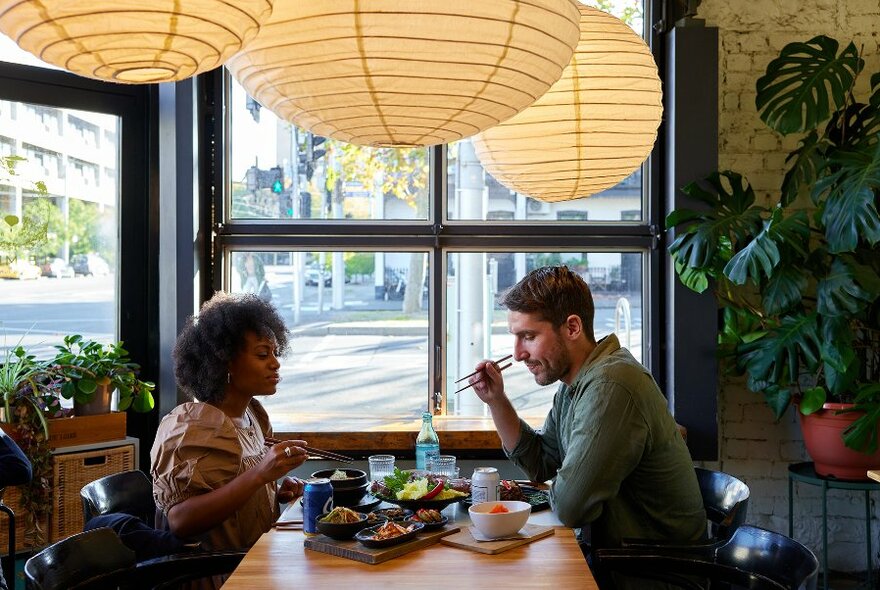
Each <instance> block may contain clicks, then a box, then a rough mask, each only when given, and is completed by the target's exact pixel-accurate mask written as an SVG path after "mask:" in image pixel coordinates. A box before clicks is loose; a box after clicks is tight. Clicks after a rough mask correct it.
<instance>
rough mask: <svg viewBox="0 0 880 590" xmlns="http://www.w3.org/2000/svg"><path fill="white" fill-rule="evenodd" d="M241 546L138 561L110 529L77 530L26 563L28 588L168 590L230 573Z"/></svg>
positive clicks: (237, 562) (239, 560) (238, 561)
mask: <svg viewBox="0 0 880 590" xmlns="http://www.w3.org/2000/svg"><path fill="white" fill-rule="evenodd" d="M245 553H246V552H245V551H218V552H211V553H198V552H192V553H183V554H179V555H168V556H164V557H158V558H155V559H149V560H146V561H141V562H137V561H136V558H135V553H134V551H132V550H130V549H128V548H127V547H126V546H125V545H124V544H123V543H122V541H121V540H120V539H119V537H118V536H117V535H116V533H114V532H113V531H112V530H111V529H108V528H100V529H94V530H90V531H86V532H84V533H78V534H76V535H73V536H71V537H68V538H66V539H63V540H61V541H58V542H57V543H54V544H53V545H50V546H49V547H47V548H46V549H44V550H42V551H40V552H39V553H38V554H36V555H34V556H33V557H31V558H30V559H28V560H27V562H25V566H24V573H25V586H26V588H27V589H28V590H111V589H113V588H119V587H121V588H124V589H125V590H168V589H171V588H176V587H177V586H178V585H179V584H181V583H183V582H188V581H191V580H197V579H199V578H204V577H207V576H217V575H225V574H230V573H232V571H233V570H234V569H235V568H236V567H237V566H238V564H239V563H240V562H241V560H242V559H243V558H244V555H245Z"/></svg>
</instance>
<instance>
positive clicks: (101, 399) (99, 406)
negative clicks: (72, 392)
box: [73, 385, 113, 416]
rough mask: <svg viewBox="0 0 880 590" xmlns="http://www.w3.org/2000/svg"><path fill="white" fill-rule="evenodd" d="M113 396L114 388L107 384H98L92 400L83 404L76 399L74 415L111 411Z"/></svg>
mask: <svg viewBox="0 0 880 590" xmlns="http://www.w3.org/2000/svg"><path fill="white" fill-rule="evenodd" d="M112 398H113V390H112V389H110V387H109V386H107V385H98V388H97V389H96V390H95V393H93V394H92V400H91V401H90V402H88V403H85V404H81V403H79V402H77V401H76V400H74V402H73V414H74V416H95V415H97V414H109V413H110V401H111V399H112Z"/></svg>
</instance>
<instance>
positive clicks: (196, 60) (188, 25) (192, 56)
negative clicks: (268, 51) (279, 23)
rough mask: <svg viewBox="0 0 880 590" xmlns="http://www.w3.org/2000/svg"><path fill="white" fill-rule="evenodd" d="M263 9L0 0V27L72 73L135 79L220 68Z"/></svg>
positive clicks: (261, 2)
mask: <svg viewBox="0 0 880 590" xmlns="http://www.w3.org/2000/svg"><path fill="white" fill-rule="evenodd" d="M271 13H272V2H271V1H270V0H235V1H234V2H229V1H224V0H185V1H180V0H0V31H2V32H3V33H4V34H6V35H7V36H9V37H10V38H11V39H12V40H13V41H15V42H16V43H17V44H18V45H19V47H21V48H22V49H24V50H26V51H29V52H30V53H33V54H34V55H36V56H37V57H38V58H40V59H41V60H43V61H45V62H47V63H50V64H52V65H55V66H58V67H61V68H64V69H66V70H70V71H71V72H73V73H75V74H79V75H81V76H86V77H88V78H97V79H99V80H109V81H111V82H123V83H129V84H143V83H150V82H170V81H174V80H183V79H184V78H189V77H190V76H194V75H196V74H199V73H201V72H206V71H208V70H211V69H214V68H216V67H218V66H221V65H222V64H223V62H225V61H226V60H227V59H229V57H231V56H232V55H233V54H234V53H235V52H237V51H239V50H240V49H241V48H242V46H243V44H244V43H246V42H247V41H249V40H250V39H253V37H254V36H255V35H256V34H257V32H258V31H259V29H260V24H261V23H262V22H264V21H265V20H266V19H267V18H269V15H270V14H271Z"/></svg>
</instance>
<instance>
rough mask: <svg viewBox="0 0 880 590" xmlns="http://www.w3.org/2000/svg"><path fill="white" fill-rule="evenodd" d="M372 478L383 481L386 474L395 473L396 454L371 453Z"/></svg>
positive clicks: (369, 461)
mask: <svg viewBox="0 0 880 590" xmlns="http://www.w3.org/2000/svg"><path fill="white" fill-rule="evenodd" d="M367 462H368V463H369V464H370V480H371V481H382V480H383V479H385V476H386V475H393V474H394V455H370V456H369V457H367Z"/></svg>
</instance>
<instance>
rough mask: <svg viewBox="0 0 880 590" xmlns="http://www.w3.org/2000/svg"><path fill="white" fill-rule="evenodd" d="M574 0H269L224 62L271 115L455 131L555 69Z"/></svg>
mask: <svg viewBox="0 0 880 590" xmlns="http://www.w3.org/2000/svg"><path fill="white" fill-rule="evenodd" d="M578 36H579V32H578V10H577V2H576V1H575V0H530V1H529V2H522V1H517V0H441V1H437V2H414V1H413V0H309V1H308V2H306V1H303V0H279V1H278V2H277V3H276V5H275V7H274V10H273V13H272V17H271V18H270V19H269V22H268V23H267V24H266V25H264V26H263V28H262V29H261V31H260V34H259V35H257V38H256V39H254V41H253V42H251V43H250V44H248V46H247V47H246V48H245V49H244V50H243V51H242V52H241V53H239V54H238V55H236V56H234V57H233V58H232V59H231V60H230V61H229V62H228V63H227V67H228V68H229V70H230V71H231V72H232V75H233V76H235V78H236V79H237V80H238V81H239V82H240V83H241V85H242V86H244V88H245V90H246V91H247V92H248V93H249V94H250V95H251V96H253V97H254V98H255V99H256V100H257V101H259V102H260V103H261V104H262V105H263V106H265V107H267V108H268V109H270V110H271V111H272V112H274V113H275V114H277V115H278V116H279V117H281V118H283V119H286V120H288V121H291V122H293V123H295V124H297V125H298V126H300V127H302V128H303V129H306V130H308V131H311V132H312V133H314V134H316V135H321V136H325V137H332V138H334V139H338V140H341V141H346V142H349V143H355V144H359V145H366V146H375V147H379V146H393V147H403V146H425V145H435V144H439V143H443V142H449V141H455V140H458V139H462V138H464V137H469V136H471V135H474V134H475V133H478V132H480V131H482V130H483V129H487V128H488V127H491V126H492V125H495V124H497V123H498V122H499V121H503V120H504V119H507V118H510V117H512V116H513V115H515V114H516V113H518V112H519V111H521V110H522V109H524V108H525V107H527V106H528V105H530V104H531V103H532V102H534V101H535V99H536V98H538V97H539V96H541V95H542V94H543V93H544V92H546V90H547V89H548V88H549V87H550V85H551V84H553V82H555V81H556V80H558V79H559V76H561V75H562V70H563V68H564V67H565V65H566V64H567V63H568V62H569V59H570V58H571V55H572V52H573V51H574V48H575V46H576V45H577V40H578Z"/></svg>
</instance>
